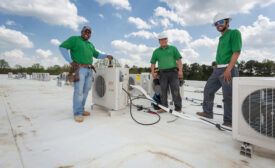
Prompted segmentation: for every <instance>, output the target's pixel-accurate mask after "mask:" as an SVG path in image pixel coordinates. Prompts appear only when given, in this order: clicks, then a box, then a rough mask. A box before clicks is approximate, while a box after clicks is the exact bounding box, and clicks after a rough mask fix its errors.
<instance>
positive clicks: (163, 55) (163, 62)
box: [150, 45, 182, 69]
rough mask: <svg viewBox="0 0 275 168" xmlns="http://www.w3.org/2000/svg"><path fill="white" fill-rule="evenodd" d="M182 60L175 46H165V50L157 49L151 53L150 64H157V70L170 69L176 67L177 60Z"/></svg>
mask: <svg viewBox="0 0 275 168" xmlns="http://www.w3.org/2000/svg"><path fill="white" fill-rule="evenodd" d="M179 58H182V57H181V55H180V53H179V51H178V49H177V48H176V47H175V46H172V45H167V47H166V48H165V49H163V48H161V47H159V48H157V49H155V51H154V52H153V55H152V58H151V61H150V62H151V63H152V64H156V62H158V68H159V69H171V68H176V67H178V64H177V60H178V59H179Z"/></svg>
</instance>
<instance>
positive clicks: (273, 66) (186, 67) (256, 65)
mask: <svg viewBox="0 0 275 168" xmlns="http://www.w3.org/2000/svg"><path fill="white" fill-rule="evenodd" d="M125 67H127V68H130V67H129V66H128V65H125ZM238 67H239V73H240V76H266V77H271V76H275V62H274V61H272V60H263V61H262V62H259V61H256V60H250V61H247V62H245V61H240V62H239V65H238ZM69 68H70V65H68V64H67V65H63V66H60V65H53V66H50V67H48V68H44V67H43V66H42V65H40V64H39V63H37V64H33V65H32V66H30V67H23V66H21V65H15V67H14V68H11V67H10V66H9V63H8V62H7V61H5V60H4V59H0V74H7V73H8V72H12V73H14V74H17V73H18V72H27V73H28V74H32V73H33V72H41V73H50V74H51V75H58V74H61V73H63V72H68V71H69ZM212 71H213V66H212V65H205V64H202V65H200V64H198V63H193V64H186V63H185V64H183V75H184V79H186V80H203V81H205V80H207V79H208V78H209V76H210V75H211V73H212ZM142 72H151V68H150V67H144V68H141V67H137V66H133V67H131V68H130V73H131V74H140V73H142Z"/></svg>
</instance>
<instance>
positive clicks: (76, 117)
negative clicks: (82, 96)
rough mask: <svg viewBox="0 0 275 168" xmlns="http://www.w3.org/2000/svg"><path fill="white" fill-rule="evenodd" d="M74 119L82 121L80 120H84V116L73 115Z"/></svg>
mask: <svg viewBox="0 0 275 168" xmlns="http://www.w3.org/2000/svg"><path fill="white" fill-rule="evenodd" d="M74 120H75V121H76V122H82V121H83V120H84V117H83V116H75V117H74Z"/></svg>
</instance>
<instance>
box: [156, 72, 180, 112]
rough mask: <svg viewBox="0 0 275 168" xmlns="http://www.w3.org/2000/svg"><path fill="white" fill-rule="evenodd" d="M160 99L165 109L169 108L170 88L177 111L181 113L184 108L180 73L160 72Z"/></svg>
mask: <svg viewBox="0 0 275 168" xmlns="http://www.w3.org/2000/svg"><path fill="white" fill-rule="evenodd" d="M159 81H160V87H161V93H160V99H161V104H162V105H163V106H165V107H168V101H167V92H168V91H169V87H170V90H171V93H172V98H173V101H174V104H175V110H176V111H180V110H181V107H182V102H181V97H180V89H179V77H178V71H177V70H176V69H175V70H172V71H167V72H162V71H161V72H160V80H159Z"/></svg>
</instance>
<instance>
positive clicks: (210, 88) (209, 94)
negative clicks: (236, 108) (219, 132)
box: [203, 67, 239, 124]
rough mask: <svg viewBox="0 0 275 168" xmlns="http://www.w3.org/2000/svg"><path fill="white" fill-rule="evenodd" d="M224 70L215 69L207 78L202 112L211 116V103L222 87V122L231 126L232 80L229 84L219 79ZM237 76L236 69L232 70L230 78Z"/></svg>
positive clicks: (221, 78)
mask: <svg viewBox="0 0 275 168" xmlns="http://www.w3.org/2000/svg"><path fill="white" fill-rule="evenodd" d="M225 69H226V68H216V69H214V71H213V72H212V74H211V76H210V77H209V79H208V81H207V83H206V85H205V87H204V98H203V111H204V112H205V113H206V114H208V115H210V116H213V104H214V103H213V102H214V98H215V93H216V92H217V91H218V90H219V89H220V88H221V87H222V93H223V104H224V115H223V121H224V123H226V124H232V80H231V82H230V83H227V82H225V81H224V78H223V77H221V75H222V74H223V73H224V71H225ZM238 76H239V72H238V68H236V67H234V68H232V70H231V77H232V78H233V77H238Z"/></svg>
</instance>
